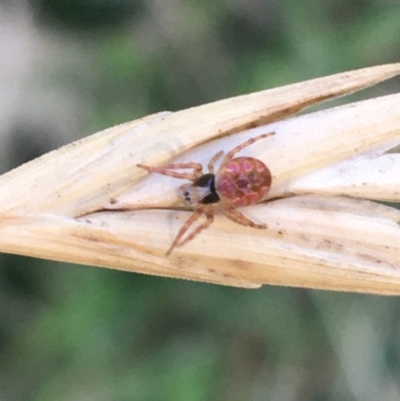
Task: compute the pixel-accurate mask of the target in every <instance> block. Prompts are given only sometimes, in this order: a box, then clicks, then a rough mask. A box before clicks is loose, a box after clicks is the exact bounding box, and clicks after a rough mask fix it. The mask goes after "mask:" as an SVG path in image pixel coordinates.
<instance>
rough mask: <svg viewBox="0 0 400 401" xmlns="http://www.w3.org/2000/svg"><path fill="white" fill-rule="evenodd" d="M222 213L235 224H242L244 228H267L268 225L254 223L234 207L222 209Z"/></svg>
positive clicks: (227, 206)
mask: <svg viewBox="0 0 400 401" xmlns="http://www.w3.org/2000/svg"><path fill="white" fill-rule="evenodd" d="M222 212H223V213H224V215H225V216H226V217H227V218H228V219H230V220H232V221H234V222H235V223H238V224H241V225H243V226H249V227H253V228H261V229H264V228H267V225H266V224H256V223H254V221H252V220H250V219H249V218H247V217H246V216H245V215H244V214H243V213H241V212H239V210H237V209H235V208H234V207H233V206H229V205H226V206H224V207H223V208H222Z"/></svg>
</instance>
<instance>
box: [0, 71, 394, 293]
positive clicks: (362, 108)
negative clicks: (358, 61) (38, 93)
mask: <svg viewBox="0 0 400 401" xmlns="http://www.w3.org/2000/svg"><path fill="white" fill-rule="evenodd" d="M399 73H400V64H391V65H384V66H378V67H372V68H366V69H362V70H357V71H352V72H347V73H342V74H337V75H333V76H329V77H325V78H319V79H315V80H311V81H306V82H302V83H299V84H295V85H288V86H285V87H281V88H276V89H272V90H266V91H262V92H258V93H252V94H249V95H243V96H239V97H235V98H230V99H226V100H222V101H218V102H214V103H211V104H206V105H203V106H199V107H195V108H191V109H188V110H183V111H180V112H176V113H159V114H156V115H152V116H148V117H145V118H142V119H139V120H136V121H133V122H129V123H126V124H122V125H119V126H116V127H113V128H110V129H107V130H105V131H102V132H100V133H98V134H96V135H92V136H90V137H88V138H86V139H83V140H81V141H78V142H75V143H72V144H70V145H68V146H66V147H63V148H61V149H58V150H56V151H54V152H51V153H48V154H46V155H44V156H42V157H40V158H38V159H36V160H34V161H32V162H30V163H27V164H25V165H23V166H21V167H19V168H17V169H15V170H13V171H11V172H9V173H7V174H4V175H3V176H1V177H0V213H1V220H0V221H1V224H0V251H3V252H8V253H15V254H21V255H29V256H35V257H40V258H45V259H53V260H60V261H67V262H74V263H82V264H87V265H94V266H104V267H109V268H114V269H121V270H128V271H132V272H141V273H146V274H154V275H159V276H169V277H175V278H184V279H191V280H197V281H206V282H211V283H218V284H224V285H231V286H239V287H247V288H257V287H260V286H261V285H262V284H279V285H287V286H298V287H311V288H320V289H331V290H340V291H357V292H369V293H377V294H399V293H400V226H399V222H400V212H399V211H397V210H396V209H394V208H391V207H387V206H383V205H381V204H378V203H375V202H371V201H369V200H366V199H374V200H385V201H390V202H399V201H400V190H399V174H398V171H399V169H400V157H399V155H398V154H395V153H387V152H388V151H389V150H391V149H393V148H394V147H395V146H397V145H398V144H399V143H400V113H399V110H400V95H391V96H384V97H380V98H376V99H372V100H368V101H363V102H359V103H355V104H350V105H346V106H341V107H336V108H333V109H328V110H324V111H321V112H316V113H311V114H307V115H302V116H299V117H295V118H292V119H286V120H283V119H284V118H286V117H288V116H291V115H292V114H294V113H297V112H299V111H300V110H302V109H303V108H304V107H306V106H309V105H312V104H314V103H316V102H320V101H322V100H327V99H331V98H333V97H336V96H341V95H345V94H348V93H350V92H353V91H356V90H359V89H361V88H364V87H367V86H370V85H373V84H375V83H377V82H380V81H382V80H385V79H388V78H391V77H393V76H395V75H396V74H399ZM270 131H275V132H276V135H274V136H273V137H271V139H268V140H266V141H262V142H259V143H258V144H257V146H252V147H249V148H248V149H245V150H244V151H243V153H244V154H245V155H248V156H252V157H255V158H258V159H260V160H262V161H263V162H264V163H265V164H266V165H267V166H268V167H269V169H270V170H271V172H272V175H273V184H272V188H271V191H270V193H269V194H268V196H267V198H268V199H270V201H269V202H265V203H262V204H259V205H256V206H251V207H246V209H245V210H243V212H245V213H246V215H247V216H248V217H250V218H251V219H252V220H254V221H257V222H260V223H266V224H267V225H268V229H267V230H255V229H252V228H250V227H243V226H239V225H237V224H234V223H233V222H231V221H229V220H227V219H226V218H224V217H223V216H220V215H216V216H215V217H216V219H215V222H214V224H213V225H212V226H211V228H210V229H208V230H206V231H204V232H202V233H201V235H200V236H198V237H196V238H195V239H194V240H193V241H191V242H190V243H188V244H187V245H185V246H184V247H183V248H180V249H176V250H175V251H174V252H173V253H172V254H171V255H170V256H169V257H168V258H167V257H165V251H166V250H167V249H168V247H169V245H170V243H171V241H172V240H173V238H174V236H175V234H176V233H177V231H178V230H179V228H180V227H181V225H182V224H183V222H184V221H185V220H186V219H187V217H188V214H189V213H190V211H187V210H183V209H182V208H181V207H179V206H181V205H179V204H178V202H179V200H178V198H177V193H176V190H177V187H178V186H179V185H181V184H182V181H180V180H176V179H173V178H171V177H164V176H160V175H157V174H151V175H147V174H146V172H145V171H143V170H141V169H139V168H137V167H136V164H137V163H145V164H148V165H153V166H160V165H163V164H165V163H168V162H188V161H196V162H201V163H203V165H204V164H206V163H207V162H208V160H209V158H210V155H212V154H214V153H216V152H217V151H219V150H224V151H229V150H230V149H232V148H233V147H234V146H236V145H237V144H238V143H240V142H243V140H245V139H247V138H249V137H252V136H255V135H258V134H260V133H263V132H270Z"/></svg>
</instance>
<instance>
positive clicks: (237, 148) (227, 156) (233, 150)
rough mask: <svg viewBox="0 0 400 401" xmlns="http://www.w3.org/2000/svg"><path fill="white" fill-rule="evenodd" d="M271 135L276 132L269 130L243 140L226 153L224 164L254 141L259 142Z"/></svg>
mask: <svg viewBox="0 0 400 401" xmlns="http://www.w3.org/2000/svg"><path fill="white" fill-rule="evenodd" d="M271 135H275V132H268V133H267V134H261V135H258V136H255V137H254V138H250V139H248V140H247V141H245V142H243V143H242V144H240V145H238V146H236V147H235V148H233V149H232V150H231V151H230V152H229V153H227V154H226V156H225V158H224V160H223V161H222V165H224V164H225V163H227V162H228V161H229V160H231V159H233V157H234V156H235V154H236V153H238V152H240V151H241V150H243V149H244V148H247V146H250V145H252V144H253V143H254V142H257V141H259V140H261V139H264V138H267V137H269V136H271Z"/></svg>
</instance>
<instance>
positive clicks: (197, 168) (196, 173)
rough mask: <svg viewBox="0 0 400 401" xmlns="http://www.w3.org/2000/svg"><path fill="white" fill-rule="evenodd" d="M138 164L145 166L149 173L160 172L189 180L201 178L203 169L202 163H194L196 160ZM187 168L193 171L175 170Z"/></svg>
mask: <svg viewBox="0 0 400 401" xmlns="http://www.w3.org/2000/svg"><path fill="white" fill-rule="evenodd" d="M136 166H137V167H139V168H143V169H144V170H147V171H148V172H149V173H158V174H162V175H167V176H169V177H174V178H181V179H184V180H189V181H194V180H195V179H196V178H199V177H200V176H201V174H202V171H203V166H202V165H201V164H200V163H194V162H190V163H173V164H166V165H165V166H162V167H151V166H146V165H144V164H137V165H136ZM185 168H187V169H192V170H193V172H192V173H178V172H177V171H174V170H179V169H185Z"/></svg>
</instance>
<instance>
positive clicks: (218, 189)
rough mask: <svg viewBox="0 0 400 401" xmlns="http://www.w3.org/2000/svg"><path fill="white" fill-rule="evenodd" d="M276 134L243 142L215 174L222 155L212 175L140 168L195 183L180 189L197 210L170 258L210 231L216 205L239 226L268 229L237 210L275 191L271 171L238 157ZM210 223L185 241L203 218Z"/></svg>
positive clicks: (210, 166) (199, 169)
mask: <svg viewBox="0 0 400 401" xmlns="http://www.w3.org/2000/svg"><path fill="white" fill-rule="evenodd" d="M274 134H275V132H269V133H267V134H262V135H258V136H256V137H254V138H250V139H249V140H247V141H245V142H243V143H242V144H241V145H238V146H236V147H235V148H233V149H232V150H231V151H230V152H229V153H227V154H226V156H225V157H224V159H223V160H222V163H221V166H220V168H219V170H218V171H217V172H216V173H215V172H214V164H215V162H216V161H217V160H218V159H219V158H220V157H221V156H222V155H223V153H224V152H223V151H219V152H218V153H217V154H216V155H215V156H214V157H212V158H211V160H210V161H209V163H208V173H206V174H204V173H203V166H202V165H201V164H200V163H195V162H190V163H178V164H167V165H165V166H163V167H151V166H146V165H144V164H138V165H137V167H140V168H143V169H145V170H147V171H148V172H151V173H158V174H163V175H167V176H170V177H174V178H180V179H185V180H189V181H191V183H187V184H183V185H181V187H180V188H179V194H180V196H181V198H182V200H183V202H184V204H185V206H190V207H192V208H193V209H194V211H193V214H192V215H191V216H190V217H189V219H188V220H187V221H186V222H185V224H184V225H183V226H182V228H181V229H180V230H179V232H178V234H177V236H176V237H175V239H174V241H173V242H172V244H171V246H170V247H169V249H168V251H167V253H166V255H167V256H168V255H169V254H170V253H171V252H172V251H173V250H174V248H175V247H181V246H182V245H184V244H186V243H187V242H189V241H191V240H192V239H193V238H195V237H196V236H197V235H198V234H199V233H200V232H201V231H203V230H205V229H207V228H208V227H210V225H211V224H212V222H213V221H214V213H213V205H215V204H218V206H220V207H221V210H222V213H223V214H224V215H225V216H226V217H227V218H228V219H230V220H232V221H234V222H235V223H238V224H242V225H244V226H250V227H254V228H261V229H264V228H267V226H266V225H265V224H256V223H254V222H253V221H251V220H250V219H248V218H247V217H246V216H244V215H243V214H242V213H241V212H239V211H238V210H237V209H236V208H237V207H240V206H247V205H253V204H255V203H257V202H259V201H260V200H262V199H263V198H264V196H265V195H266V194H267V193H268V191H269V189H270V187H271V181H272V177H271V173H270V171H269V169H268V167H267V166H266V165H265V164H264V163H263V162H262V161H261V160H258V159H255V158H253V157H236V158H234V156H235V155H236V153H238V152H240V151H241V150H242V149H244V148H246V147H248V146H250V145H252V144H253V143H254V142H256V141H259V140H261V139H264V138H267V137H269V136H271V135H274ZM180 169H192V170H193V171H192V172H191V173H190V172H186V173H181V172H177V171H174V170H180ZM203 213H204V214H205V216H206V218H207V220H206V221H205V222H204V223H202V224H201V225H199V226H198V227H197V228H196V229H195V230H193V232H192V233H191V234H189V235H187V236H186V238H184V239H182V237H183V235H184V234H185V233H186V231H187V230H188V229H189V227H190V226H191V225H192V224H193V223H194V222H195V221H196V220H197V219H198V218H199V217H200V216H201V215H202V214H203Z"/></svg>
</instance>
